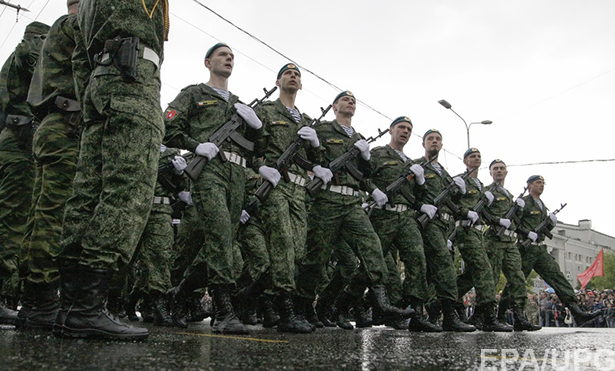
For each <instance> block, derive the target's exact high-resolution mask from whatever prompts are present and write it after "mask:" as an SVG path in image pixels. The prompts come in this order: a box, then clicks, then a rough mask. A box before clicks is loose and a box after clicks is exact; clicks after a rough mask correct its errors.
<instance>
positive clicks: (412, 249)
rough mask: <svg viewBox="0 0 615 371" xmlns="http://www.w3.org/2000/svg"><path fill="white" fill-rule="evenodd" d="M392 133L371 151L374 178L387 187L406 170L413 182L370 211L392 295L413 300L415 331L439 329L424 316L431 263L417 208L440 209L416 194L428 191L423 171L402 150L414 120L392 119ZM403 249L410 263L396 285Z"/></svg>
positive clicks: (405, 303)
mask: <svg viewBox="0 0 615 371" xmlns="http://www.w3.org/2000/svg"><path fill="white" fill-rule="evenodd" d="M389 133H390V134H391V141H390V143H389V144H388V145H386V146H382V147H376V148H374V149H372V151H371V153H372V160H371V163H372V168H373V169H374V170H373V175H372V176H371V177H370V181H371V182H372V183H374V185H376V186H377V187H378V188H380V189H386V188H387V186H388V185H389V184H391V183H393V182H394V181H396V180H397V179H399V177H401V176H402V175H407V176H408V178H410V177H411V179H410V180H408V184H406V185H404V188H405V190H404V192H403V194H402V193H401V192H400V193H398V194H396V195H392V194H388V195H387V196H388V198H389V202H388V203H387V204H386V205H383V206H380V207H375V208H374V209H373V210H372V211H371V216H370V220H371V222H372V225H373V226H374V230H375V231H376V233H377V234H378V237H379V238H380V243H381V244H382V249H383V254H384V255H385V257H389V259H387V261H390V262H391V263H392V264H388V271H389V276H390V278H389V281H392V282H388V284H387V291H388V293H389V299H390V300H391V302H393V303H397V304H398V306H399V307H400V308H406V307H407V306H408V305H410V306H411V307H412V309H414V311H415V315H414V316H413V317H412V319H411V320H410V325H409V327H408V328H409V329H410V331H426V332H440V331H442V328H441V327H439V326H436V325H434V324H432V323H430V322H428V321H426V320H425V318H424V317H423V304H424V301H425V299H426V298H427V277H426V274H427V272H426V271H427V267H426V263H425V253H424V251H423V239H422V237H421V232H420V230H419V227H418V224H417V222H416V219H415V214H416V211H415V210H423V211H427V212H429V211H431V212H433V213H434V214H435V212H436V208H435V206H433V205H428V204H422V203H421V202H419V201H418V200H417V196H419V197H420V194H421V193H422V192H424V185H425V176H424V170H423V167H422V166H420V165H418V164H415V163H414V161H412V160H411V159H409V158H408V157H407V156H406V155H405V154H404V152H403V149H404V146H405V145H406V143H408V140H409V139H410V134H412V122H411V121H410V119H409V118H408V117H405V116H401V117H398V118H397V119H395V120H394V121H393V122H392V123H391V127H390V130H389ZM415 195H417V196H415ZM408 197H409V198H410V199H408ZM398 253H399V257H400V259H401V261H402V262H403V263H404V267H405V270H404V272H405V279H404V282H403V290H396V288H399V286H400V282H401V277H400V275H399V271H398V269H397V254H398Z"/></svg>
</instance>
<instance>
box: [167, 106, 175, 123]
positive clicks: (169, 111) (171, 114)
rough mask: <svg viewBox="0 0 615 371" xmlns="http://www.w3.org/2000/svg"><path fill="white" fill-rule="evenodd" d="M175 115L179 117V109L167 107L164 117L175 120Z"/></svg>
mask: <svg viewBox="0 0 615 371" xmlns="http://www.w3.org/2000/svg"><path fill="white" fill-rule="evenodd" d="M175 117H177V111H176V110H174V109H170V108H169V109H167V110H166V112H165V113H164V118H165V119H167V120H169V121H173V120H175Z"/></svg>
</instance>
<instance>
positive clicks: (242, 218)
mask: <svg viewBox="0 0 615 371" xmlns="http://www.w3.org/2000/svg"><path fill="white" fill-rule="evenodd" d="M248 220H250V214H248V212H247V211H245V210H241V216H240V217H239V221H240V222H241V224H246V223H247V222H248Z"/></svg>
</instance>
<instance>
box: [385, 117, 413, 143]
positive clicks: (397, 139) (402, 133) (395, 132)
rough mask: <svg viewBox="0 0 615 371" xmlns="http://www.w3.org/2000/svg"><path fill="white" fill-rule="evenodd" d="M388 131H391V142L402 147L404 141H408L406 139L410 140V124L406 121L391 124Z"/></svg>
mask: <svg viewBox="0 0 615 371" xmlns="http://www.w3.org/2000/svg"><path fill="white" fill-rule="evenodd" d="M389 133H391V142H394V143H395V144H397V145H398V146H399V145H401V146H402V147H403V146H405V145H406V143H408V140H410V134H412V125H411V124H410V123H408V122H400V123H399V124H397V125H395V126H393V128H391V130H390V131H389Z"/></svg>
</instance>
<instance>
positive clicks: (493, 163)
mask: <svg viewBox="0 0 615 371" xmlns="http://www.w3.org/2000/svg"><path fill="white" fill-rule="evenodd" d="M495 164H504V166H506V163H505V162H504V161H502V160H500V159H499V158H496V159H495V160H493V161H491V163H490V164H489V169H491V167H492V166H493V165H495Z"/></svg>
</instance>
